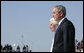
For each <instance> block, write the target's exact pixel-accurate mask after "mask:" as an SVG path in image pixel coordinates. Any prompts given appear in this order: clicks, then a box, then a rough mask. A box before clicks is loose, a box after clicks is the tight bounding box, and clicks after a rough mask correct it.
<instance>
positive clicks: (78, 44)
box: [75, 39, 83, 52]
mask: <svg viewBox="0 0 84 53" xmlns="http://www.w3.org/2000/svg"><path fill="white" fill-rule="evenodd" d="M75 52H83V39H82V40H81V41H80V42H78V41H77V40H76V41H75Z"/></svg>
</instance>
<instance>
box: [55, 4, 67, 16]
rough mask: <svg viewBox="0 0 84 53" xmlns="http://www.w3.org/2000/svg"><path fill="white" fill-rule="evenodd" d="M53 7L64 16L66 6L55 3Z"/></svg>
mask: <svg viewBox="0 0 84 53" xmlns="http://www.w3.org/2000/svg"><path fill="white" fill-rule="evenodd" d="M54 8H57V11H58V13H60V12H61V11H62V12H63V14H64V15H63V17H65V16H66V8H65V7H64V6H63V5H56V6H54Z"/></svg>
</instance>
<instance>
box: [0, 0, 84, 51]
mask: <svg viewBox="0 0 84 53" xmlns="http://www.w3.org/2000/svg"><path fill="white" fill-rule="evenodd" d="M55 5H64V6H65V7H66V9H67V10H66V11H67V14H66V17H67V18H68V19H69V20H70V21H72V22H73V24H74V26H75V31H76V35H75V36H76V37H75V38H76V39H77V40H78V41H81V40H82V38H83V1H1V44H2V45H5V44H7V43H8V44H11V45H13V44H14V43H15V44H16V46H17V45H20V46H22V45H25V44H27V45H29V48H30V49H32V51H33V52H49V51H50V47H51V41H52V38H53V36H54V32H51V30H50V29H49V19H50V18H52V8H53V6H55ZM22 35H23V36H24V37H23V39H22V37H21V36H22Z"/></svg>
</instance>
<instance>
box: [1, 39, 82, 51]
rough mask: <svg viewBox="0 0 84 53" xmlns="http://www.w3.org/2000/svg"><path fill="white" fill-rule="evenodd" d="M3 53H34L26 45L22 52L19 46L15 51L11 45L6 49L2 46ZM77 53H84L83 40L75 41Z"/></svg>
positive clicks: (7, 45) (6, 46)
mask: <svg viewBox="0 0 84 53" xmlns="http://www.w3.org/2000/svg"><path fill="white" fill-rule="evenodd" d="M1 52H32V50H29V46H28V45H24V46H23V47H22V51H21V48H20V46H19V45H18V46H17V47H16V50H14V49H13V47H12V46H11V45H9V44H6V45H5V46H4V47H3V46H2V45H1ZM75 52H83V39H82V40H81V41H80V42H78V41H77V40H76V41H75Z"/></svg>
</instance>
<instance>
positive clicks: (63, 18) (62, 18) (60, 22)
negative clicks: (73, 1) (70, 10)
mask: <svg viewBox="0 0 84 53" xmlns="http://www.w3.org/2000/svg"><path fill="white" fill-rule="evenodd" d="M64 19H65V17H64V18H62V19H61V20H60V21H59V23H58V25H60V24H61V22H62V21H63V20H64Z"/></svg>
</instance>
